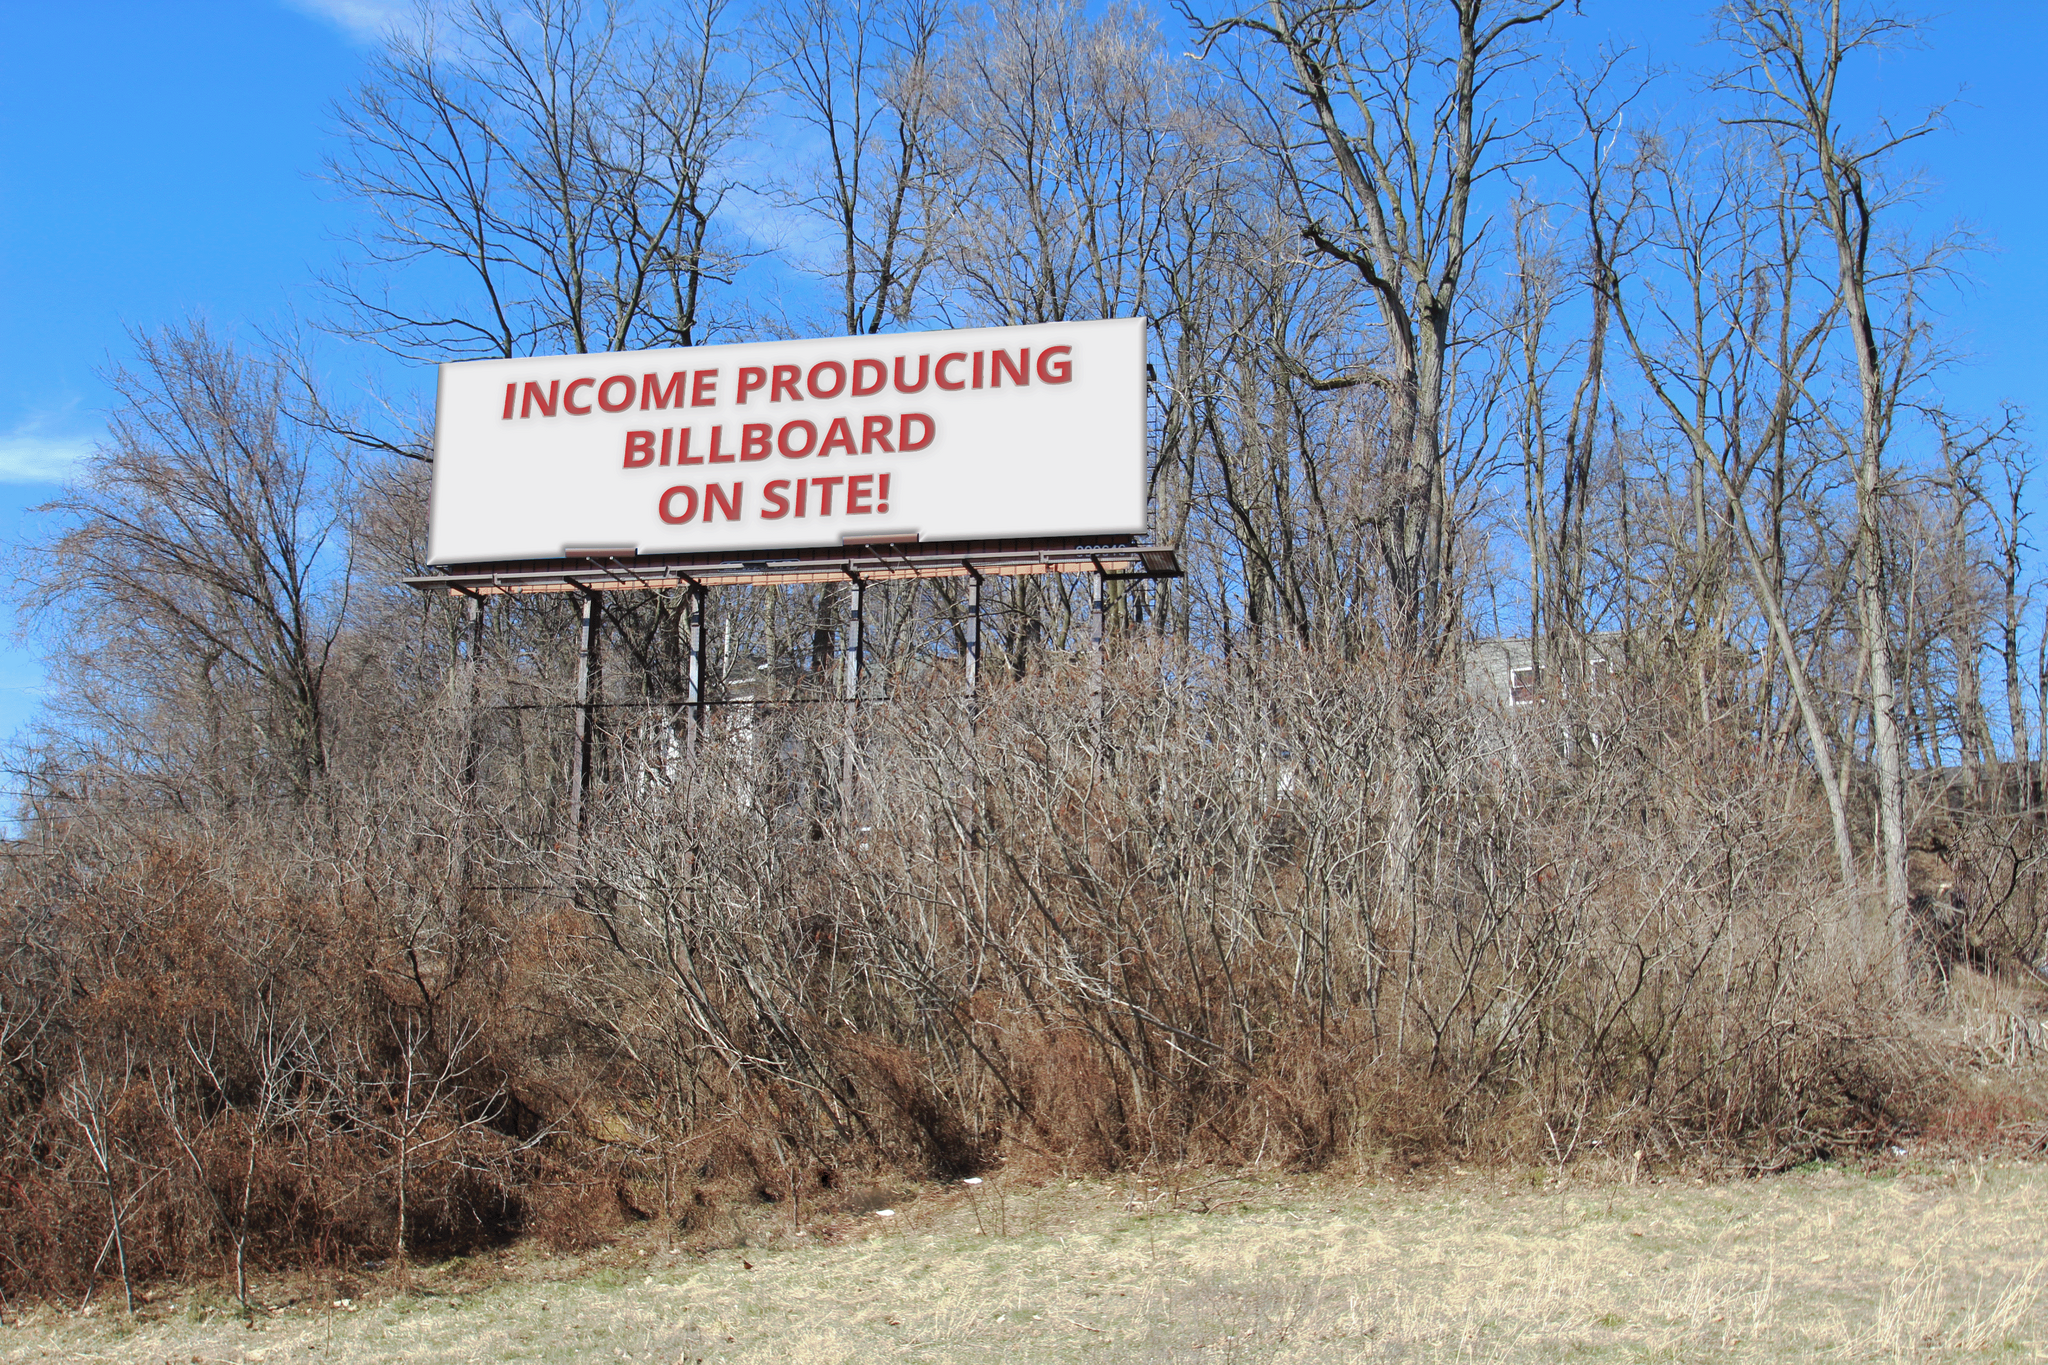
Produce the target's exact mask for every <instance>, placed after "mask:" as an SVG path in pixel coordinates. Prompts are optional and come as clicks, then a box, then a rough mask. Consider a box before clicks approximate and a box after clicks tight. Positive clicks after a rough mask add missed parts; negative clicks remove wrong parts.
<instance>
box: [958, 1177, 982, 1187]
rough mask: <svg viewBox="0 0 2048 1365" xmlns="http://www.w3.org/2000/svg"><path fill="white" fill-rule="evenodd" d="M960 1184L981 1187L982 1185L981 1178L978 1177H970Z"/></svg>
mask: <svg viewBox="0 0 2048 1365" xmlns="http://www.w3.org/2000/svg"><path fill="white" fill-rule="evenodd" d="M960 1183H961V1184H963V1185H979V1184H980V1183H981V1177H980V1176H978V1175H970V1176H968V1177H967V1178H966V1179H965V1180H963V1181H961V1182H960Z"/></svg>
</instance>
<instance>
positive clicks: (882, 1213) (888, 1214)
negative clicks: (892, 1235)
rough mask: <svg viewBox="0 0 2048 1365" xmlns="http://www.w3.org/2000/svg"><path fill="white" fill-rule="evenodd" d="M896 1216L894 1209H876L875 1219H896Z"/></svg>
mask: <svg viewBox="0 0 2048 1365" xmlns="http://www.w3.org/2000/svg"><path fill="white" fill-rule="evenodd" d="M895 1216H896V1210H894V1209H876V1210H875V1217H877V1218H894V1217H895Z"/></svg>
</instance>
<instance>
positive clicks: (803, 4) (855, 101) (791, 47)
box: [768, 0, 974, 336]
mask: <svg viewBox="0 0 2048 1365" xmlns="http://www.w3.org/2000/svg"><path fill="white" fill-rule="evenodd" d="M945 26H946V15H945V12H944V10H943V9H942V8H941V7H940V6H939V5H937V4H935V3H932V0H853V2H852V3H850V4H840V3H836V2H835V0H796V2H795V3H791V4H789V5H787V6H784V7H782V8H780V9H777V10H774V11H771V13H770V14H769V16H768V28H769V31H770V32H771V33H772V34H773V35H774V41H775V43H776V46H777V48H778V49H779V52H780V56H781V67H780V70H781V73H782V80H783V89H784V94H785V97H786V99H787V100H788V103H789V108H790V110H791V112H792V114H793V122H794V123H795V124H796V125H797V126H798V127H807V128H808V129H809V130H810V131H811V133H812V134H813V135H814V136H815V137H816V138H818V139H819V140H820V142H821V144H822V145H821V146H819V147H818V149H817V150H816V151H815V152H814V153H813V154H812V155H811V156H810V157H809V158H807V160H809V161H810V162H811V163H812V164H811V165H810V166H809V167H808V168H807V169H808V172H809V173H808V175H807V176H805V177H804V178H802V179H798V180H792V182H791V184H790V186H789V189H788V191H787V193H788V195H789V198H790V200H791V202H793V203H795V204H797V205H799V206H801V207H803V208H805V209H807V210H808V211H810V212H812V213H814V214H816V215H818V216H819V217H820V218H822V219H823V220H824V222H825V224H826V225H827V229H828V231H829V233H830V238H831V241H830V251H829V260H830V264H829V266H826V267H821V268H820V272H819V273H820V274H821V275H823V276H824V277H825V278H827V279H829V280H831V281H832V284H833V292H834V294H835V295H836V296H837V297H836V302H837V304H838V319H837V320H838V323H839V325H840V326H842V327H844V328H845V330H846V334H847V335H848V336H862V335H866V334H869V333H873V332H879V331H882V330H883V329H884V328H887V327H903V326H905V325H907V324H908V323H909V322H910V321H911V319H912V318H913V316H915V313H916V310H917V306H918V303H919V296H920V293H921V291H922V289H923V287H924V285H925V282H926V278H927V275H928V273H929V270H930V268H931V265H932V263H933V260H934V258H935V256H936V255H937V253H938V252H939V251H940V250H942V249H943V246H944V243H945V241H946V239H947V236H948V228H949V226H950V221H951V219H952V216H953V214H954V212H955V211H956V210H957V208H958V206H959V205H960V204H962V203H963V202H965V201H966V200H967V199H969V198H970V197H971V196H972V194H973V189H974V182H973V179H972V175H971V172H969V171H968V170H967V169H966V168H965V167H963V166H961V165H959V164H958V163H957V162H956V160H955V159H954V158H953V157H952V156H951V155H950V147H949V142H948V139H947V130H946V126H945V121H944V118H943V111H944V103H943V101H944V80H945V71H944V62H945V46H944V44H943V42H942V41H941V31H942V30H943V29H944V28H945Z"/></svg>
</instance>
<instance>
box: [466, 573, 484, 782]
mask: <svg viewBox="0 0 2048 1365" xmlns="http://www.w3.org/2000/svg"><path fill="white" fill-rule="evenodd" d="M464 595H465V597H466V598H467V599H468V600H467V601H466V602H464V604H463V616H464V618H465V619H464V622H463V624H464V625H466V626H467V627H468V628H469V629H468V632H467V634H468V636H469V642H468V646H469V669H468V672H469V682H468V693H469V695H468V698H467V701H466V704H465V705H464V707H463V712H462V792H463V799H464V801H465V803H466V802H467V800H468V797H469V793H470V792H471V791H472V790H474V789H475V787H476V765H477V762H478V759H479V749H480V739H481V737H480V736H479V735H478V733H477V709H478V703H479V702H480V700H481V689H482V687H483V672H484V658H483V655H484V599H483V598H482V597H481V596H479V595H478V594H476V593H473V592H472V593H466V594H464ZM466 808H467V807H466V805H465V809H466Z"/></svg>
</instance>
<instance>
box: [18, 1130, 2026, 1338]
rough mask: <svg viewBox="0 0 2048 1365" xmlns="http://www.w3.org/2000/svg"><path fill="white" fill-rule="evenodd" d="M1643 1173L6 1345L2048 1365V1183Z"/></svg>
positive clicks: (1981, 1174)
mask: <svg viewBox="0 0 2048 1365" xmlns="http://www.w3.org/2000/svg"><path fill="white" fill-rule="evenodd" d="M1625 1175H1626V1173H1625V1172H1617V1173H1614V1175H1613V1178H1612V1179H1607V1180H1591V1179H1585V1178H1574V1179H1570V1180H1566V1181H1563V1182H1559V1181H1556V1180H1554V1179H1551V1178H1549V1177H1547V1176H1544V1175H1542V1174H1540V1173H1537V1174H1531V1175H1529V1176H1527V1177H1526V1178H1523V1179H1519V1180H1506V1179H1503V1178H1502V1177H1499V1176H1484V1175H1478V1174H1463V1173H1455V1172H1453V1173H1447V1174H1445V1175H1444V1176H1442V1177H1441V1178H1429V1179H1418V1180H1411V1181H1406V1182H1383V1183H1372V1184H1356V1183H1339V1182H1334V1181H1326V1180H1315V1179H1305V1178H1277V1177H1267V1178H1242V1179H1240V1178H1213V1179H1211V1178H1206V1177H1201V1176H1187V1175H1183V1176H1180V1177H1176V1178H1174V1179H1172V1180H1160V1181H1150V1182H1148V1181H1145V1180H1142V1179H1135V1178H1134V1179H1132V1180H1129V1181H1126V1182H1123V1183H1101V1182H1067V1181H1060V1180H1054V1181H1051V1182H1047V1183H1044V1184H1036V1183H1034V1182H1031V1181H1027V1180H1025V1179H1023V1178H1021V1177H1017V1176H1007V1177H997V1178H994V1179H991V1180H990V1181H988V1182H986V1183H984V1184H982V1185H980V1186H978V1187H970V1186H953V1187H949V1188H946V1189H939V1190H932V1189H927V1190H924V1191H922V1192H915V1191H894V1190H886V1189H885V1190H879V1191H872V1192H869V1195H870V1197H867V1198H864V1199H860V1200H855V1201H852V1203H851V1204H850V1205H849V1206H848V1207H845V1208H844V1209H843V1210H842V1211H841V1212H840V1213H838V1214H837V1215H835V1216H833V1217H831V1218H828V1219H825V1220H822V1221H819V1222H814V1223H811V1224H809V1225H808V1226H807V1227H806V1228H805V1229H804V1230H803V1231H802V1232H800V1233H799V1232H794V1231H793V1230H792V1229H791V1228H790V1227H789V1224H788V1221H787V1219H786V1217H782V1216H779V1215H778V1212H777V1211H776V1210H774V1209H767V1210H763V1211H762V1213H761V1214H760V1215H758V1216H757V1217H756V1219H755V1221H753V1222H752V1223H750V1224H742V1223H737V1222H736V1223H734V1225H733V1235H732V1238H731V1241H732V1242H733V1243H734V1245H733V1246H732V1247H730V1248H729V1249H725V1250H720V1251H712V1252H702V1251H691V1250H686V1249H683V1248H680V1247H676V1246H673V1245H671V1244H669V1243H668V1242H667V1241H665V1240H664V1239H663V1238H662V1237H661V1236H660V1235H659V1234H658V1233H653V1232H648V1231H644V1230H643V1231H639V1232H636V1233H634V1234H633V1235H631V1236H629V1237H627V1238H624V1239H622V1240H620V1241H619V1242H618V1243H616V1244H614V1245H612V1246H610V1247H607V1248H606V1249H604V1250H603V1251H601V1252H597V1253H593V1254H591V1255H588V1256H584V1257H580V1258H561V1257H548V1256H545V1255H542V1254H540V1253H538V1252H536V1251H534V1250H532V1249H530V1248H515V1249H513V1250H510V1251H507V1252H506V1253H504V1254H503V1255H501V1256H499V1257H495V1258H492V1259H490V1260H488V1261H461V1262H455V1263H450V1264H446V1265H439V1266H429V1267H422V1268H420V1269H418V1270H416V1271H415V1272H414V1274H413V1276H412V1282H411V1285H410V1288H409V1289H406V1290H400V1289H399V1288H398V1287H397V1286H396V1285H395V1284H392V1283H388V1282H383V1283H380V1282H377V1281H374V1280H368V1281H363V1282H358V1283H355V1284H347V1283H343V1284H339V1285H336V1284H333V1283H328V1282H321V1283H317V1284H309V1283H307V1282H299V1283H298V1284H297V1285H296V1286H286V1285H282V1284H274V1285H270V1286H267V1287H266V1291H265V1297H266V1299H267V1300H268V1301H269V1303H270V1308H269V1310H268V1312H267V1313H265V1314H264V1315H261V1316H259V1317H258V1318H257V1319H256V1321H255V1323H254V1325H253V1326H244V1325H243V1323H242V1322H241V1321H240V1319H239V1318H237V1317H236V1316H235V1315H234V1314H233V1313H232V1312H231V1311H229V1308H228V1305H227V1304H226V1302H225V1300H224V1299H222V1298H221V1297H220V1296H218V1294H217V1293H208V1292H205V1291H186V1292H183V1293H172V1294H159V1295H158V1296H156V1297H155V1298H154V1299H153V1300H152V1301H151V1302H150V1303H149V1304H147V1305H146V1306H145V1307H144V1309H143V1311H141V1312H140V1313H138V1315H137V1317H136V1318H135V1320H133V1321H132V1322H131V1321H129V1320H128V1319H127V1318H126V1317H125V1315H123V1314H121V1313H120V1312H119V1310H118V1308H117V1307H116V1306H115V1304H106V1305H104V1306H101V1307H97V1308H95V1309H94V1310H93V1311H92V1312H91V1313H90V1314H87V1315H83V1316H81V1315H77V1314H57V1313H55V1312H53V1311H50V1310H43V1311H42V1312H40V1313H31V1314H30V1315H29V1316H28V1318H27V1320H26V1321H21V1320H18V1319H16V1318H15V1317H13V1316H10V1317H9V1319H8V1322H9V1325H8V1326H7V1327H6V1328H5V1329H4V1330H0V1361H55V1360H107V1361H136V1362H142V1361H151V1362H155V1361H174V1362H179V1363H180V1365H183V1362H187V1361H199V1362H220V1361H236V1362H240V1361H265V1362H273V1363H276V1362H286V1361H373V1360H376V1361H381V1360H398V1361H421V1362H430V1361H431V1362H439V1361H496V1360H527V1361H570V1360H578V1361H581V1360H591V1361H611V1360H634V1361H666V1362H676V1361H700V1360H701V1361H785V1360H787V1361H797V1362H830V1361H856V1360H858V1361H869V1360H872V1361H948V1362H950V1361H980V1360H987V1361H1005V1362H1038V1361H1047V1362H1050V1361H1092V1360H1105V1361H1124V1360H1129V1361H1161V1362H1167V1361H1198V1360H1199V1361H1276V1362H1277V1361H1340V1360H1347V1361H1348V1360H1393V1361H1437V1360H1443V1361H1549V1360H1572V1361H1582V1360H1596V1361H1597V1360H1616V1361H1647V1360H1697V1359H1708V1358H1712V1359H1715V1360H1723V1359H1732V1360H1796V1359H1808V1358H1826V1359H1867V1360H1892V1359H1970V1360H1974V1359H1991V1360H2040V1359H2044V1358H2048V1303H2044V1300H2043V1289H2044V1288H2048V1261H2044V1258H2048V1166H2038V1165H2035V1166H2028V1165H2014V1164H2000V1163H1986V1164H1982V1165H1974V1164H1969V1163H1960V1164H1954V1165H1950V1164H1932V1165H1917V1164H1914V1163H1913V1162H1912V1161H1911V1160H1910V1159H1909V1160H1907V1161H1904V1162H1901V1163H1900V1164H1899V1165H1898V1166H1897V1167H1895V1168H1879V1169H1871V1170H1863V1169H1856V1168H1833V1167H1825V1168H1819V1169H1812V1170H1801V1171H1796V1172H1792V1173H1789V1174H1785V1175H1780V1176H1773V1177H1769V1178H1765V1179H1761V1180H1746V1181H1737V1182H1731V1183H1699V1182H1689V1181H1685V1180H1681V1179H1664V1180H1656V1181H1651V1180H1644V1181H1641V1182H1639V1183H1630V1182H1629V1181H1628V1180H1627V1179H1625ZM883 1206H887V1207H889V1208H890V1209H891V1210H892V1212H891V1213H890V1214H888V1215H886V1216H885V1215H884V1214H883V1213H881V1211H880V1209H881V1207H883ZM387 1275H388V1272H387ZM344 1290H345V1291H350V1292H348V1294H347V1298H348V1301H347V1302H346V1303H345V1304H337V1303H336V1302H335V1301H334V1300H333V1299H332V1298H329V1297H328V1294H329V1293H330V1292H336V1293H339V1292H341V1291H344ZM315 1295H317V1296H318V1297H317V1299H316V1298H315V1297H314V1296H315ZM287 1296H295V1297H296V1298H297V1300H298V1301H297V1302H290V1303H286V1302H282V1301H281V1300H282V1299H283V1298H285V1297H287ZM116 1301H118V1290H117V1291H116Z"/></svg>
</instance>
